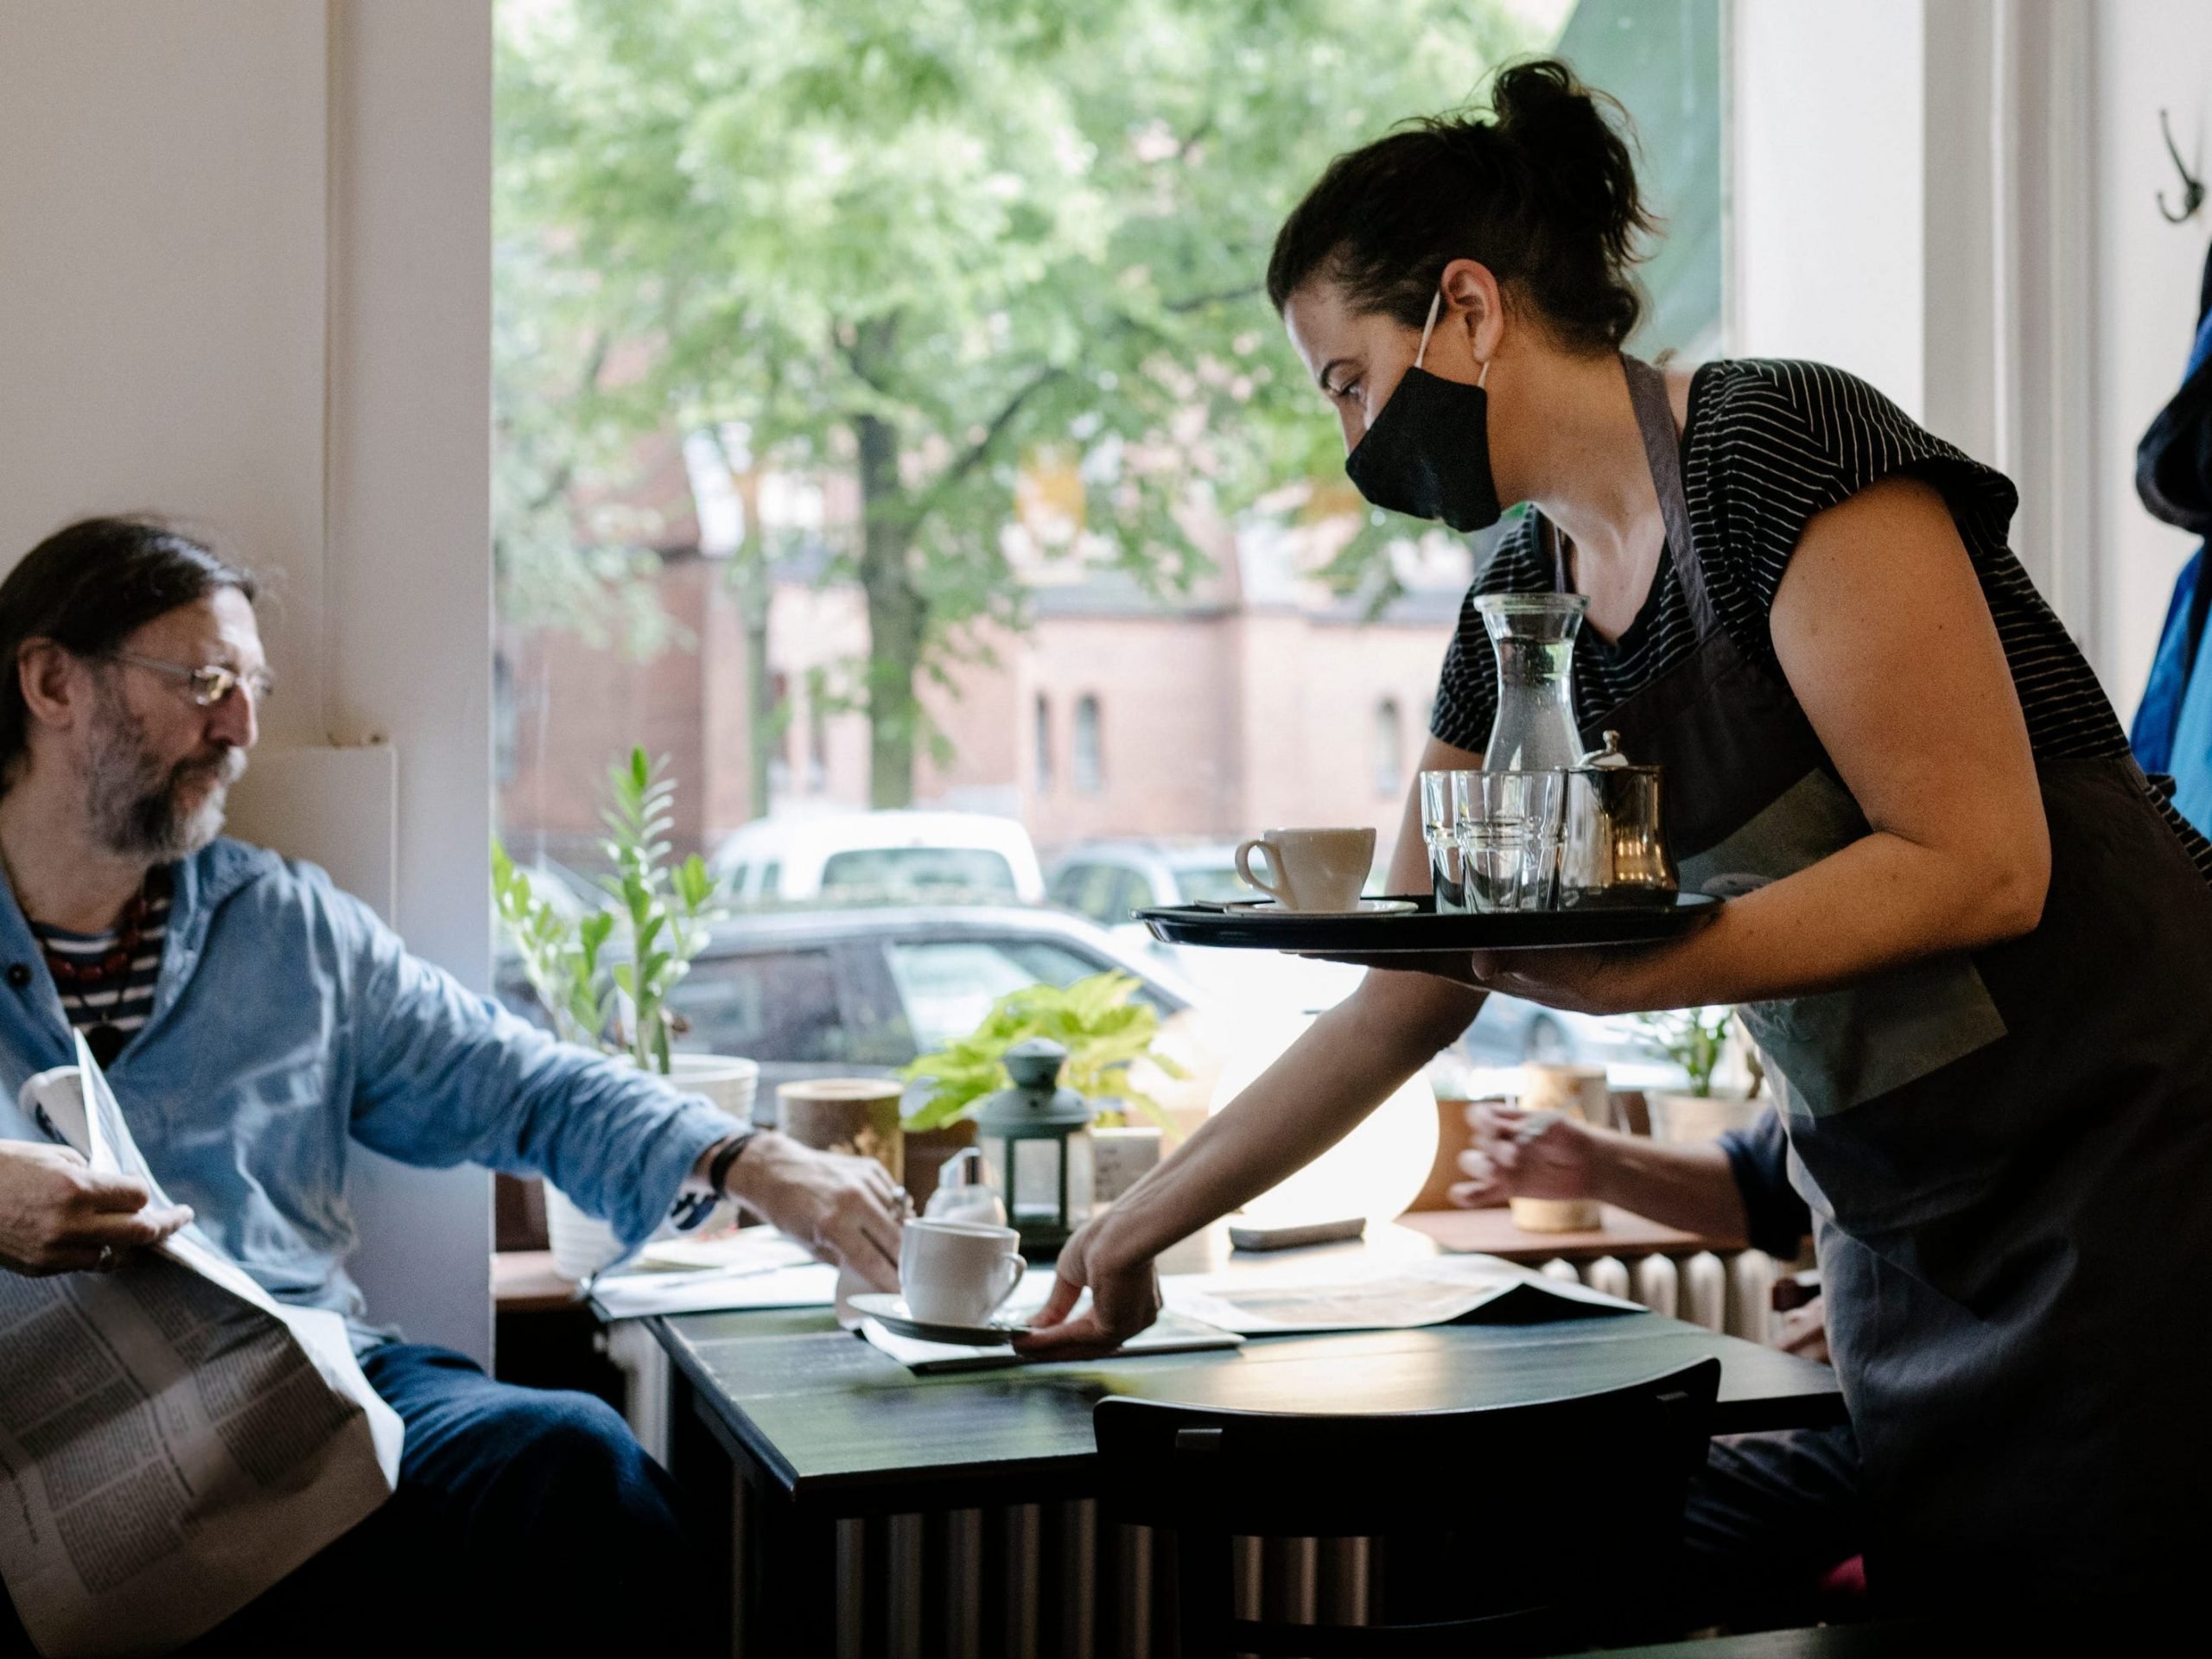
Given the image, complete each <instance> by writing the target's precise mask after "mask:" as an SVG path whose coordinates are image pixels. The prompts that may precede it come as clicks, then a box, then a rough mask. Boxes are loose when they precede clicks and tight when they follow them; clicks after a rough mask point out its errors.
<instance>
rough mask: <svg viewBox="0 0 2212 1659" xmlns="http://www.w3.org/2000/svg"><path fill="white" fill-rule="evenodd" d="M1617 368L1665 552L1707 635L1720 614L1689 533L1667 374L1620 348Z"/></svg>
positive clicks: (1692, 613) (1716, 628) (1700, 634)
mask: <svg viewBox="0 0 2212 1659" xmlns="http://www.w3.org/2000/svg"><path fill="white" fill-rule="evenodd" d="M1621 368H1622V370H1623V371H1624V372H1625V373H1626V374H1627V376H1628V395H1629V401H1630V403H1631V404H1634V405H1635V406H1636V426H1637V431H1639V432H1640V433H1642V434H1643V458H1644V461H1645V463H1646V464H1647V465H1648V466H1649V467H1650V468H1651V483H1652V486H1653V487H1654V488H1655V489H1656V490H1657V491H1658V493H1659V516H1660V517H1661V518H1663V519H1664V520H1665V521H1666V524H1667V552H1668V556H1669V557H1670V558H1671V559H1672V560H1673V561H1674V565H1675V579H1676V580H1677V581H1679V582H1681V584H1682V596H1683V597H1684V598H1685V599H1687V600H1688V601H1689V606H1690V616H1691V618H1692V620H1694V621H1695V622H1696V623H1697V631H1698V637H1699V638H1700V639H1710V638H1711V637H1712V636H1713V634H1715V633H1717V632H1719V628H1720V619H1719V614H1718V613H1716V612H1715V611H1714V610H1713V601H1712V598H1711V596H1710V595H1708V594H1707V593H1706V591H1705V567H1704V566H1703V565H1702V564H1700V563H1699V561H1698V556H1697V543H1696V541H1695V539H1694V537H1692V536H1691V534H1690V503H1689V497H1688V495H1687V494H1686V493H1684V492H1683V489H1682V461H1681V444H1682V440H1681V434H1680V433H1679V432H1677V431H1676V430H1675V406H1674V404H1672V403H1671V402H1670V401H1669V398H1668V397H1667V377H1666V376H1665V375H1663V374H1662V373H1661V372H1659V371H1658V370H1657V369H1655V368H1653V367H1652V366H1651V365H1649V363H1646V362H1645V361H1644V360H1643V359H1642V358H1640V357H1630V356H1629V355H1628V354H1627V353H1622V354H1621Z"/></svg>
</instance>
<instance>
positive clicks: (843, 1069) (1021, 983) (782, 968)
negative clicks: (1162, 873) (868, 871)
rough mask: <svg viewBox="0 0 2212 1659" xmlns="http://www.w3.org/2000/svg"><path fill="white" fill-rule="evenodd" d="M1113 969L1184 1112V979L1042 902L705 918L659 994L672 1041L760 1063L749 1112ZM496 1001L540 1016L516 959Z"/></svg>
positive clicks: (867, 1070)
mask: <svg viewBox="0 0 2212 1659" xmlns="http://www.w3.org/2000/svg"><path fill="white" fill-rule="evenodd" d="M1108 969H1120V970H1122V972H1124V973H1128V974H1132V975H1134V976H1136V978H1137V980H1138V981H1139V982H1140V985H1139V989H1138V992H1137V995H1140V996H1141V997H1142V998H1144V1000H1145V1001H1147V1002H1149V1003H1151V1004H1152V1005H1153V1007H1154V1008H1155V1009H1157V1010H1158V1011H1159V1014H1160V1020H1161V1022H1162V1025H1163V1027H1165V1028H1166V1033H1167V1037H1166V1041H1167V1043H1168V1045H1169V1046H1170V1047H1171V1049H1173V1048H1175V1047H1178V1046H1180V1047H1181V1048H1182V1049H1183V1050H1184V1051H1185V1055H1184V1058H1186V1060H1192V1061H1198V1062H1199V1064H1198V1071H1199V1072H1200V1073H1201V1074H1202V1075H1198V1076H1194V1077H1192V1079H1191V1080H1190V1084H1189V1085H1188V1086H1186V1087H1185V1088H1184V1089H1182V1090H1179V1093H1180V1094H1182V1095H1184V1096H1189V1098H1185V1099H1182V1100H1181V1101H1179V1103H1171V1104H1179V1107H1180V1109H1181V1110H1182V1111H1185V1112H1190V1111H1196V1112H1198V1113H1200V1114H1202V1113H1203V1111H1204V1109H1205V1096H1203V1095H1202V1094H1198V1093H1196V1092H1195V1091H1196V1090H1198V1088H1201V1087H1210V1086H1211V1074H1210V1070H1209V1069H1208V1068H1206V1067H1205V1065H1203V1062H1202V1060H1200V1057H1199V1056H1198V1055H1197V1054H1196V1053H1195V1052H1192V1049H1193V1046H1194V1045H1198V1041H1199V1039H1197V1038H1196V1036H1195V1035H1194V1030H1193V1020H1192V1005H1193V1003H1194V1001H1196V997H1195V994H1194V993H1193V991H1192V988H1191V987H1190V986H1189V985H1187V984H1186V983H1185V982H1182V980H1181V978H1180V976H1178V975H1176V974H1175V973H1174V972H1173V969H1169V968H1166V967H1165V966H1164V965H1163V964H1161V963H1159V962H1156V961H1150V960H1147V959H1146V958H1145V957H1142V956H1141V955H1133V954H1132V953H1130V952H1128V951H1127V950H1123V949H1122V946H1121V945H1120V944H1118V943H1117V942H1116V941H1115V940H1114V939H1112V938H1109V937H1108V936H1107V935H1106V934H1105V933H1104V932H1103V931H1101V930H1100V929H1097V928H1096V927H1093V926H1092V925H1090V923H1088V922H1085V921H1083V920H1081V919H1080V918H1076V917H1071V916H1065V915H1062V914H1060V913H1059V912H1056V911H1052V910H1048V909H1045V908H1042V907H1038V908H1034V909H1029V908H1019V907H1015V906H901V907H897V908H887V909H868V910H858V909H855V910H816V911H790V912H772V913H766V914H760V915H753V916H747V917H743V918H738V919H736V920H733V921H728V922H724V923H721V924H718V925H716V926H715V930H714V931H713V934H712V937H711V938H710V939H709V943H708V944H707V946H706V949H705V950H703V951H702V952H701V954H700V956H699V957H698V958H697V959H696V961H695V962H693V963H692V964H691V971H690V974H689V975H687V976H685V977H684V978H683V980H681V981H680V982H678V983H677V986H676V988H675V989H674V990H673V992H671V995H670V997H669V1002H670V1006H671V1007H673V1008H674V1009H675V1011H676V1012H677V1014H680V1015H682V1016H683V1020H684V1021H685V1022H686V1024H687V1025H688V1026H689V1027H690V1029H689V1030H688V1031H686V1032H685V1033H683V1036H682V1037H681V1038H680V1039H678V1041H677V1047H679V1048H683V1049H689V1050H695V1051H698V1052H711V1053H716V1054H742V1055H746V1056H748V1057H749V1058H753V1059H755V1060H758V1061H760V1095H759V1102H760V1105H759V1111H760V1116H762V1117H763V1118H764V1119H766V1118H767V1117H769V1116H772V1113H773V1112H774V1109H775V1090H776V1086H777V1085H778V1084H782V1083H787V1082H790V1081H791V1080H792V1079H793V1078H798V1077H829V1076H837V1077H852V1076H861V1077H881V1076H886V1075H887V1074H889V1073H890V1072H892V1071H894V1070H896V1069H897V1068H899V1066H902V1065H906V1063H907V1062H908V1061H910V1060H912V1059H913V1058H915V1056H916V1055H918V1054H920V1053H923V1052H926V1051H928V1050H929V1049H931V1048H935V1047H937V1046H939V1045H941V1044H943V1043H944V1042H945V1041H947V1040H949V1039H952V1038H954V1037H957V1036H961V1035H964V1034H965V1033H968V1032H969V1031H971V1030H973V1029H974V1028H975V1027H976V1025H978V1024H979V1023H980V1022H981V1021H982V1018H983V1016H984V1014H987V1013H988V1012H989V1010H990V1006H991V1004H992V1003H993V1002H994V1001H996V1000H997V999H998V998H999V997H1001V996H1003V995H1006V993H1007V992H1008V991H1013V990H1019V989H1020V988H1023V987H1025V986H1027V985H1033V984H1036V983H1038V982H1050V983H1052V984H1055V985H1068V984H1072V983H1073V982H1075V981H1077V980H1078V979H1084V978H1087V977H1089V976H1090V975H1092V974H1097V973H1103V972H1106V971H1107V970H1108ZM499 995H500V999H501V1000H502V1001H505V1003H506V1004H507V1005H508V1006H509V1007H512V1008H513V1009H514V1010H515V1011H516V1012H517V1013H518V1014H522V1015H523V1016H524V1018H526V1019H530V1020H534V1021H536V1022H537V1023H538V1024H541V1025H542V1024H544V1023H545V1021H544V1019H543V1014H542V1013H541V1012H540V1010H539V1009H538V1007H537V1000H536V998H535V997H534V996H533V995H532V994H531V988H530V984H529V981H528V980H527V979H526V978H525V977H524V975H523V972H522V969H521V964H520V963H519V962H517V961H512V960H509V961H507V962H505V963H502V965H501V969H500V972H499Z"/></svg>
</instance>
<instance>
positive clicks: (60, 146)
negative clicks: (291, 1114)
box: [0, 0, 492, 1356]
mask: <svg viewBox="0 0 2212 1659" xmlns="http://www.w3.org/2000/svg"><path fill="white" fill-rule="evenodd" d="M490 41H491V22H490V0H329V3H328V4H327V5H326V4H324V3H321V0H195V3H194V4H193V5H191V6H189V7H184V6H169V5H149V4H146V3H143V0H71V3H69V4H67V5H54V4H50V3H46V0H0V563H4V562H8V561H12V560H13V559H14V558H15V557H16V556H20V555H21V553H22V551H24V550H27V549H28V548H29V547H30V546H31V545H32V544H33V543H35V541H36V540H38V539H39V538H40V537H41V536H43V535H45V534H46V533H47V532H48V531H51V530H53V529H54V528H55V527H57V526H58V525H60V524H62V523H63V522H65V521H67V519H69V518H73V517H77V516H79V515H81V514H84V513H87V512H111V511H117V510H125V509H132V508H150V509H156V510H161V511H166V512H176V513H181V514H185V515H188V516H190V517H191V518H194V519H197V520H200V521H201V522H202V523H204V524H207V526H209V527H211V528H212V529H213V530H214V531H217V532H218V533H219V535H220V536H222V537H224V538H225V539H226V541H227V542H228V543H230V544H231V545H232V546H233V547H234V548H235V549H236V550H237V551H238V553H239V554H240V555H241V556H244V557H245V558H246V559H247V560H248V561H249V562H250V563H253V564H254V565H255V566H256V567H257V568H258V569H262V570H264V571H267V572H270V573H272V574H273V575H275V577H276V581H275V583H274V585H273V588H274V590H273V593H272V594H271V597H270V600H269V601H267V602H266V603H265V604H264V607H263V626H264V632H266V633H267V634H268V636H269V638H270V645H271V648H272V649H271V654H272V657H273V659H274V661H275V664H276V667H277V673H278V676H279V678H280V681H281V684H282V690H281V692H280V695H279V697H278V698H277V701H276V702H274V703H273V704H272V705H271V707H270V711H269V718H268V721H267V732H266V736H265V738H264V744H265V746H266V747H268V748H269V749H270V750H285V749H295V750H296V749H300V748H302V747H314V746H324V745H327V744H330V743H333V742H336V743H340V744H349V745H350V744H359V743H362V742H365V741H386V742H388V743H389V744H390V745H391V749H392V753H393V755H394V756H395V757H396V760H397V798H396V802H395V801H394V800H393V798H392V788H391V777H392V770H393V769H392V767H391V765H390V763H389V762H388V761H385V762H379V763H377V764H368V765H363V766H335V767H328V766H296V767H286V766H282V765H272V766H270V767H268V768H266V774H267V775H268V776H269V777H270V778H272V779H273V778H276V777H277V776H278V775H279V774H281V773H289V775H291V776H295V777H306V776H313V777H316V778H321V779H334V780H336V781H335V783H334V784H333V785H330V786H334V787H340V788H354V787H358V788H359V790H360V791H362V798H361V801H360V803H359V811H360V812H361V813H363V814H373V815H379V817H378V821H381V822H385V823H391V825H392V829H391V831H390V836H391V848H390V859H389V862H388V865H381V866H380V864H379V861H378V859H377V858H376V857H375V856H374V855H373V854H372V853H371V854H364V852H363V851H362V849H360V847H359V845H357V844H355V842H357V841H358V837H353V838H349V841H348V844H347V845H346V846H344V847H342V848H340V847H337V846H335V845H334V846H332V847H331V848H329V849H325V848H322V847H321V846H318V845H317V844H315V843H316V836H317V834H318V832H317V831H316V829H315V828H314V827H313V826H314V825H315V823H316V822H317V821H318V813H319V814H320V815H321V819H322V820H323V821H325V822H327V820H328V819H329V816H330V810H331V803H330V802H328V801H327V800H321V801H317V802H315V803H312V805H313V806H314V807H315V809H316V810H315V811H305V812H303V811H291V812H288V811H287V810H285V804H284V803H283V801H282V800H281V799H274V798H271V791H270V790H268V789H266V788H264V790H263V791H261V792H260V793H259V794H258V795H257V796H255V797H254V798H253V799H252V801H251V807H252V815H253V817H255V819H256V821H257V823H261V824H262V825H264V827H265V828H264V833H265V834H267V836H268V838H269V839H270V840H271V841H272V842H276V843H277V844H279V845H282V846H283V849H284V850H286V851H288V852H295V853H299V854H302V855H308V856H318V855H323V856H330V857H332V858H333V859H334V861H336V860H337V859H338V858H339V857H340V856H341V855H342V856H343V857H344V859H345V860H346V861H348V862H349V863H353V864H358V865H360V866H361V867H363V868H379V867H381V868H390V869H391V870H393V871H396V873H397V880H396V882H395V883H393V884H391V886H390V888H389V891H390V893H391V897H390V900H389V902H390V904H391V910H392V912H393V914H392V916H391V919H392V920H393V921H394V922H395V923H396V924H397V925H398V927H399V928H400V929H401V931H403V932H404V934H405V935H406V936H407V938H408V939H409V942H410V944H412V945H413V946H414V947H415V948H416V950H419V951H421V952H422V953H423V955H425V956H427V957H430V958H431V959H433V960H435V961H437V962H439V963H442V964H443V965H444V966H446V967H447V968H448V969H451V970H453V971H454V972H455V973H456V974H458V975H460V976H461V977H462V978H463V979H464V980H465V981H467V982H470V983H472V984H475V985H478V986H482V985H484V984H485V983H486V982H487V981H488V978H489V967H490V964H489V955H490V942H489V931H488V917H489V898H488V883H487V877H486V871H485V854H484V849H485V848H486V844H487V842H488V839H489V836H490V833H491V793H492V777H491V755H490V719H489V714H488V709H489V704H490V653H489V648H488V641H489V638H490V625H491V595H490V553H489V545H490V529H489V505H488V493H489V484H488V479H489V461H488V441H489V440H488V426H489V410H488V397H489V391H488V388H489V384H490V375H489V339H490V297H489V288H490V184H489V178H490V154H491V150H490V144H491V130H490V117H491V45H490ZM354 1198H355V1202H356V1207H357V1211H358V1212H359V1217H360V1219H361V1224H362V1230H363V1234H364V1236H365V1240H366V1241H367V1242H366V1243H365V1248H364V1250H363V1252H362V1255H361V1256H360V1258H359V1263H358V1266H359V1274H360V1277H361V1279H362V1281H363V1283H364V1284H365V1287H367V1288H368V1290H369V1292H370V1296H371V1306H372V1311H373V1312H375V1313H378V1314H379V1315H380V1316H382V1317H386V1318H392V1319H398V1320H400V1321H401V1322H402V1323H404V1325H406V1326H407V1327H408V1330H409V1334H410V1335H411V1336H415V1337H416V1338H423V1339H426V1340H433V1341H442V1342H447V1343H450V1344H453V1345H454V1346H457V1347H460V1348H462V1349H464V1350H466V1351H470V1352H473V1353H475V1354H477V1355H479V1356H486V1355H488V1353H489V1350H490V1303H489V1277H488V1268H489V1264H488V1250H489V1245H490V1196H489V1183H488V1181H487V1180H486V1178H485V1177H484V1176H483V1175H482V1174H481V1173H479V1172H473V1171H462V1172H448V1173H437V1174H430V1173H422V1172H416V1171H403V1170H399V1169H397V1167H396V1166H388V1165H384V1164H382V1163H381V1162H380V1160H373V1159H370V1158H367V1157H364V1158H363V1160H362V1162H361V1166H360V1167H359V1170H358V1171H357V1174H356V1180H355V1184H354Z"/></svg>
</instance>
